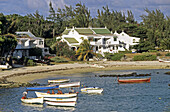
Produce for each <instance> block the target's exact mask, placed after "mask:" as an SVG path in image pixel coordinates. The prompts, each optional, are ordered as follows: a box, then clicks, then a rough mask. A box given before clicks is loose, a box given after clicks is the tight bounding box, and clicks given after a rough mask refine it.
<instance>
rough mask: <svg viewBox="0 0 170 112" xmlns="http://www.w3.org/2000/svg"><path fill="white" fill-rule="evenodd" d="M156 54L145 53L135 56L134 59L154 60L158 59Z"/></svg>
mask: <svg viewBox="0 0 170 112" xmlns="http://www.w3.org/2000/svg"><path fill="white" fill-rule="evenodd" d="M156 57H157V56H156V55H151V54H148V53H147V54H143V55H136V56H134V57H133V60H134V61H154V60H157V59H156Z"/></svg>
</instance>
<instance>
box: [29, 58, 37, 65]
mask: <svg viewBox="0 0 170 112" xmlns="http://www.w3.org/2000/svg"><path fill="white" fill-rule="evenodd" d="M35 65H36V64H35V62H34V61H33V60H30V59H29V60H28V62H27V66H35Z"/></svg>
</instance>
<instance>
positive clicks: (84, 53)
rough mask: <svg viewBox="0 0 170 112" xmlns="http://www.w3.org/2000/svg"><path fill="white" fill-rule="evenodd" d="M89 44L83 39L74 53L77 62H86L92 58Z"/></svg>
mask: <svg viewBox="0 0 170 112" xmlns="http://www.w3.org/2000/svg"><path fill="white" fill-rule="evenodd" d="M92 49H93V48H92V46H91V45H90V42H89V41H88V40H87V39H83V42H82V43H81V44H80V47H79V49H78V50H77V51H76V56H77V60H84V61H85V60H88V59H89V58H90V57H92V56H93V50H92Z"/></svg>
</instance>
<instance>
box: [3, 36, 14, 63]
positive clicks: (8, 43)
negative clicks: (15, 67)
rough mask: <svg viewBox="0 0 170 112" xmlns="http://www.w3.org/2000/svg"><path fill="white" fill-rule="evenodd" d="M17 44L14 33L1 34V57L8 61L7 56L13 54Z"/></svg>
mask: <svg viewBox="0 0 170 112" xmlns="http://www.w3.org/2000/svg"><path fill="white" fill-rule="evenodd" d="M16 45H17V39H16V36H15V35H13V34H6V35H0V58H3V59H4V61H5V62H6V61H7V57H8V56H9V55H11V54H12V52H13V51H14V50H15V47H16Z"/></svg>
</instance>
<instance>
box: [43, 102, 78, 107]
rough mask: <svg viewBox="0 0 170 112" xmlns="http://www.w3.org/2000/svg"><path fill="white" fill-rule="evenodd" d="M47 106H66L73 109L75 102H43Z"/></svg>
mask: <svg viewBox="0 0 170 112" xmlns="http://www.w3.org/2000/svg"><path fill="white" fill-rule="evenodd" d="M45 103H46V104H48V105H53V106H68V107H75V105H76V102H53V101H46V102H45Z"/></svg>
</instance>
